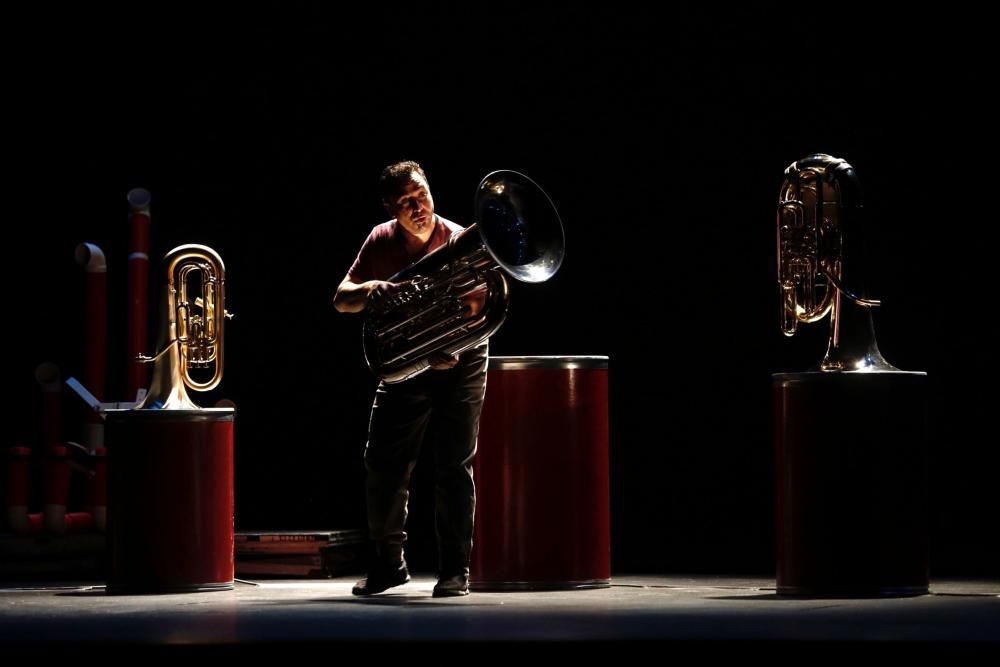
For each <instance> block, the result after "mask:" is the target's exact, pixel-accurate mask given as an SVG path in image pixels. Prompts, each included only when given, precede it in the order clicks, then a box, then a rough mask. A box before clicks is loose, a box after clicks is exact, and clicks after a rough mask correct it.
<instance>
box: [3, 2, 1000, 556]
mask: <svg viewBox="0 0 1000 667" xmlns="http://www.w3.org/2000/svg"><path fill="white" fill-rule="evenodd" d="M984 23H985V22H984V21H983V20H981V18H980V19H977V18H976V17H975V16H971V15H968V14H966V15H962V16H959V15H958V13H955V14H952V15H938V14H931V13H924V14H913V13H903V12H899V13H895V12H889V11H888V10H885V11H883V13H881V14H879V15H873V14H872V13H871V11H870V10H866V11H864V12H861V11H854V12H852V11H850V10H848V11H844V12H838V14H837V16H833V17H831V16H823V15H819V14H803V13H802V10H795V11H794V13H790V10H787V9H783V10H779V9H777V8H770V9H754V10H749V9H743V10H739V11H735V12H732V11H731V12H722V11H717V12H713V11H711V10H709V9H704V8H702V7H701V6H700V5H698V4H697V3H692V4H691V5H687V6H685V5H681V6H671V7H665V8H662V9H660V10H656V11H654V10H652V9H649V10H647V9H639V7H638V6H628V5H617V4H616V5H615V6H614V7H613V8H611V7H604V8H598V9H586V10H585V9H583V8H582V6H580V7H578V6H575V5H570V4H559V5H556V6H550V7H547V8H545V9H537V8H532V7H530V6H521V5H516V4H505V5H504V6H503V7H501V8H498V9H496V10H488V9H487V8H485V7H479V8H474V9H470V8H467V7H464V6H461V5H454V6H453V5H445V6H436V7H430V8H420V7H415V6H412V5H408V6H403V7H397V8H385V9H378V10H371V9H364V10H363V9H360V8H352V9H350V10H348V9H346V8H345V9H343V10H342V11H341V10H337V11H334V10H332V9H319V8H316V7H299V8H295V9H289V8H284V9H281V10H278V9H276V8H271V9H260V10H255V11H254V12H253V13H243V12H240V13H231V14H226V13H222V12H216V13H206V12H205V10H204V9H203V8H201V9H198V10H194V9H178V8H176V7H173V6H171V7H169V8H168V7H167V6H164V7H162V8H156V7H155V6H154V7H153V8H151V9H145V10H142V11H137V10H134V9H133V10H129V11H127V12H125V11H122V12H117V11H116V12H114V13H112V12H110V11H108V12H105V13H93V12H91V11H87V12H84V11H82V10H76V11H75V12H73V13H65V12H64V11H57V10H54V9H53V10H51V11H46V10H34V11H32V12H31V13H30V14H22V15H13V16H12V17H11V21H10V23H9V30H10V32H11V33H12V34H11V37H12V39H11V42H10V47H9V49H10V53H9V55H10V58H8V64H9V65H11V68H10V69H11V77H10V81H9V85H10V88H9V89H8V96H7V102H6V105H5V106H6V107H7V111H8V112H9V115H8V121H7V126H8V133H7V139H8V149H9V150H8V151H7V157H8V170H7V171H8V174H9V176H8V178H7V184H8V188H9V190H8V192H7V195H6V197H5V203H6V206H5V212H6V218H7V219H6V221H5V223H6V224H5V225H4V228H5V229H6V231H7V235H8V244H9V245H8V252H7V257H8V261H12V262H13V267H14V270H13V272H11V275H10V279H11V282H9V283H8V287H9V291H8V297H9V298H8V305H7V313H8V315H7V317H6V318H5V321H6V326H5V329H6V338H7V340H8V345H7V346H6V349H7V350H8V354H9V357H10V358H11V363H10V364H8V367H9V369H10V371H9V375H8V377H7V384H8V386H9V387H11V388H13V389H14V395H15V396H16V399H15V401H14V402H13V403H12V404H11V408H12V413H11V415H10V417H9V419H10V423H11V427H10V428H9V429H8V437H7V443H6V444H13V442H14V441H28V442H32V441H33V440H34V439H37V430H38V424H37V419H36V417H35V416H34V415H35V412H36V411H37V402H38V395H37V391H36V389H35V387H34V385H33V381H32V371H33V369H34V367H35V365H36V364H37V363H39V362H40V361H44V360H52V361H56V362H57V363H58V364H59V365H60V367H61V368H62V370H63V373H64V375H73V374H76V375H79V374H80V373H81V372H82V370H81V368H82V352H83V351H82V339H81V328H82V326H83V312H82V303H81V285H82V282H81V273H80V270H79V268H78V267H77V266H76V265H75V264H74V262H73V249H74V247H75V246H76V244H78V243H79V242H82V241H91V242H94V243H97V244H99V245H100V246H102V247H103V248H104V250H105V251H106V252H107V254H108V256H109V262H110V266H109V274H108V275H109V281H110V289H111V297H110V303H109V322H110V328H109V355H110V362H109V364H110V382H111V384H110V387H111V393H112V394H113V398H118V399H124V398H125V397H123V396H121V395H120V392H121V385H122V384H123V382H122V375H123V367H124V363H125V362H124V351H123V350H124V313H123V310H124V301H125V296H124V295H125V265H126V263H125V256H126V253H127V228H126V216H127V206H126V202H125V194H126V192H127V191H128V190H129V189H130V188H133V187H137V186H141V187H145V188H148V189H149V190H150V191H151V192H152V193H153V205H152V219H153V238H152V257H153V258H154V262H153V266H152V268H151V287H150V293H151V306H154V305H156V304H155V301H156V298H154V296H153V295H158V289H159V287H160V285H161V283H162V276H160V274H159V271H158V268H157V262H156V260H157V258H159V257H162V256H163V254H165V253H166V251H167V250H169V249H170V248H172V247H174V246H175V245H178V244H181V243H203V244H207V245H210V246H212V247H213V248H215V249H216V250H217V251H218V252H219V253H220V254H221V255H222V257H223V258H224V260H225V262H226V268H227V288H228V297H229V301H228V307H229V310H231V311H233V312H235V313H237V317H236V319H235V320H233V321H232V322H231V323H230V325H229V326H228V328H227V339H226V344H227V346H228V347H227V369H226V375H225V379H224V380H223V385H222V387H221V389H220V390H218V391H216V392H213V393H212V394H211V395H209V396H202V397H198V398H197V400H199V402H200V403H201V404H203V405H210V404H212V403H213V402H214V401H215V400H217V399H219V398H230V399H232V400H234V401H235V402H236V403H237V405H238V409H239V413H238V419H237V436H236V449H237V452H236V472H237V488H236V492H237V515H236V522H237V527H238V528H240V529H278V528H280V529H292V528H299V529H303V528H324V529H332V528H348V527H360V526H362V525H363V522H364V518H363V517H364V511H363V468H362V465H361V451H362V447H363V444H364V439H365V427H366V424H367V416H368V410H369V406H370V399H371V395H372V391H373V388H374V381H373V379H372V378H371V377H370V376H369V374H368V373H367V370H366V368H365V366H364V361H363V357H362V352H361V346H360V322H359V320H358V319H357V318H356V317H351V316H345V315H340V314H337V313H336V312H335V311H334V310H333V308H332V307H331V306H330V297H331V295H332V291H333V289H334V287H335V286H336V284H337V283H338V282H339V280H340V278H341V277H342V276H343V274H344V273H345V272H346V269H347V267H348V266H349V264H350V262H351V260H352V259H353V257H354V255H355V253H356V252H357V249H358V247H359V246H360V243H361V241H362V240H363V239H364V237H365V235H366V234H367V232H368V230H369V229H370V227H371V226H372V225H374V224H376V223H378V222H381V221H382V220H383V215H382V211H381V208H380V206H379V204H378V202H377V200H376V196H375V180H376V177H377V174H378V172H379V170H380V169H381V167H382V166H384V165H385V164H387V163H389V162H392V161H396V160H399V159H416V160H419V161H421V162H422V163H423V164H424V166H425V168H426V170H427V172H428V175H429V177H430V182H431V186H432V189H433V192H434V195H435V199H436V202H437V207H438V211H439V212H440V213H442V214H443V215H445V216H447V217H449V218H451V219H453V220H456V221H458V222H462V223H466V224H468V223H470V222H472V221H471V220H470V219H469V218H470V216H471V215H472V195H473V191H474V189H475V186H476V185H477V183H478V181H479V179H480V178H481V177H482V176H483V175H484V174H485V173H487V172H488V171H491V170H493V169H498V168H506V169H516V170H519V171H523V172H524V173H527V174H529V175H530V176H532V177H533V178H534V179H535V180H536V181H538V182H539V183H540V184H542V185H543V187H545V188H546V190H547V191H548V193H549V195H550V196H551V198H552V199H553V200H554V201H555V202H556V204H557V206H558V208H559V210H560V213H561V215H562V217H563V221H564V224H565V226H566V234H567V243H568V248H567V256H566V260H565V263H564V265H563V268H562V270H561V271H560V273H559V274H558V275H557V276H556V277H555V278H554V279H552V280H551V281H550V282H548V283H546V284H543V285H540V286H527V285H521V284H515V285H514V286H513V288H512V305H511V309H510V314H509V317H508V321H507V323H506V324H505V325H504V327H503V328H502V329H501V331H500V332H499V333H498V334H496V335H495V336H494V338H493V339H492V343H491V345H492V352H493V353H494V354H604V355H609V356H610V358H611V381H612V394H611V406H610V407H611V419H612V422H611V477H612V478H611V483H612V531H613V562H614V567H615V569H616V571H629V570H633V571H634V570H647V571H664V572H666V571H733V572H735V571H748V572H749V571H756V572H767V571H769V570H770V569H771V568H772V559H773V549H772V539H773V525H772V511H773V509H772V508H773V494H772V483H773V474H772V470H771V466H772V450H771V396H770V377H769V376H770V373H772V372H774V371H779V370H799V369H804V368H806V367H807V366H809V365H810V364H812V363H814V362H815V361H816V360H818V358H819V357H820V356H821V355H822V353H823V350H824V346H825V340H826V335H827V328H826V326H825V324H824V325H815V326H813V327H807V328H806V329H805V330H803V331H802V334H801V335H800V336H798V337H796V338H794V339H792V340H786V339H784V338H783V337H782V336H781V335H780V333H779V331H778V310H777V303H776V286H775V280H774V263H775V259H774V248H773V244H774V206H775V202H776V197H777V191H778V187H779V185H780V183H781V180H782V172H783V170H784V168H785V167H786V166H787V165H788V163H790V162H791V161H793V160H794V159H797V158H800V157H804V156H805V155H807V154H809V153H811V152H827V153H830V154H833V155H836V156H838V157H844V158H846V159H847V160H849V161H850V162H851V163H852V164H853V165H854V166H855V168H856V169H857V172H858V174H859V176H860V178H861V180H862V183H863V185H864V186H865V190H866V202H865V203H866V208H867V210H868V212H869V221H870V224H871V235H872V238H871V255H872V256H873V257H875V258H877V265H876V269H875V275H874V279H873V284H872V293H873V294H874V295H877V296H879V297H881V298H882V299H883V302H884V307H883V308H881V309H880V310H879V312H878V313H877V315H876V328H877V332H878V334H879V342H880V345H881V348H882V351H883V353H884V354H885V356H886V357H887V358H888V359H889V360H890V361H891V362H892V363H894V364H895V365H896V366H898V367H901V368H904V369H910V370H926V371H928V372H929V374H930V379H931V387H932V395H931V413H930V424H931V436H932V437H931V464H932V467H931V471H932V475H931V491H932V507H931V517H930V518H931V524H932V529H933V532H932V538H933V542H932V547H933V557H934V560H933V568H934V573H935V574H982V573H992V574H996V573H998V571H1000V569H998V563H1000V551H998V548H997V539H996V517H997V510H998V508H1000V507H998V506H1000V503H998V502H997V489H996V479H997V471H998V465H997V464H998V463H1000V456H998V454H997V452H996V450H997V446H996V442H995V436H994V435H991V432H992V429H991V426H992V424H993V419H991V417H992V415H990V414H989V413H988V412H987V410H988V408H989V407H991V406H988V404H987V396H989V395H993V393H994V390H993V388H992V386H991V385H992V382H991V380H992V377H993V373H994V372H995V370H994V369H995V354H994V353H993V350H994V348H995V340H996V336H995V333H994V332H993V331H992V325H991V324H990V323H989V317H988V316H987V314H988V311H989V306H990V304H991V301H992V297H991V296H990V294H989V292H988V290H989V288H990V285H991V284H992V282H993V281H992V275H991V273H992V271H991V270H990V265H989V264H988V261H989V255H991V253H990V250H991V249H992V247H993V246H992V244H991V242H990V241H989V240H988V239H987V238H986V235H987V232H988V230H989V228H990V227H991V226H992V223H993V222H994V220H993V218H994V217H995V214H994V208H995V207H994V206H993V205H992V201H991V197H992V195H993V189H994V185H993V178H992V173H990V172H989V171H988V167H989V155H990V154H991V153H992V152H993V151H994V149H995V148H996V134H995V131H994V126H993V110H992V107H991V106H990V105H988V104H987V102H986V100H987V98H988V97H989V94H988V93H989V91H988V87H989V85H990V84H988V83H987V82H988V81H990V80H991V77H992V75H991V73H990V72H989V65H988V63H986V56H987V53H988V51H989V48H988V42H986V41H985V39H984V37H985V35H984V34H983V33H984V32H985V30H984V29H983V28H980V27H979V26H981V25H983V24H984ZM157 298H158V297H157ZM114 394H117V395H114ZM67 401H68V403H67V404H70V403H72V401H73V399H72V397H69V398H68V399H67ZM831 418H833V419H842V418H848V416H847V415H831ZM66 431H67V436H68V437H72V436H73V434H74V426H73V424H72V423H71V422H69V423H67V425H66ZM419 470H421V471H427V470H428V466H422V467H421V468H420V469H419ZM557 474H558V473H557V472H555V471H554V476H555V475H557ZM416 484H417V486H416V490H415V493H414V496H413V505H414V506H413V516H412V522H411V527H412V532H411V535H412V537H411V541H412V545H413V550H412V551H413V556H412V559H413V560H415V561H416V562H415V564H416V565H417V566H418V567H420V566H424V567H428V568H429V567H432V566H433V562H434V561H433V543H432V540H433V538H432V533H433V530H432V528H431V525H430V523H429V521H430V513H431V505H432V498H431V495H430V494H431V491H430V488H429V484H430V479H429V476H428V475H427V474H426V472H421V473H420V474H418V476H417V480H416ZM844 492H845V493H849V492H850V490H849V489H845V491H844Z"/></svg>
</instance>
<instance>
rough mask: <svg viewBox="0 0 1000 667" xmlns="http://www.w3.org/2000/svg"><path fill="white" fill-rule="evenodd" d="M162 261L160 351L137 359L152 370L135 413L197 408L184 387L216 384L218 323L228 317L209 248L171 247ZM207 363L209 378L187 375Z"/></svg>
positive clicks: (217, 264) (216, 260)
mask: <svg viewBox="0 0 1000 667" xmlns="http://www.w3.org/2000/svg"><path fill="white" fill-rule="evenodd" d="M163 263H164V265H165V268H166V272H167V284H166V287H165V294H164V296H163V300H162V302H161V303H162V309H161V313H160V314H161V318H162V323H161V329H160V341H159V343H158V345H157V347H158V348H159V349H160V352H158V353H157V354H156V356H155V357H145V356H142V355H140V356H139V359H138V360H139V361H142V362H154V366H153V381H152V383H151V386H150V389H149V392H148V393H147V394H146V397H145V398H144V399H143V400H142V402H141V403H140V404H139V405H137V406H136V409H150V410H198V409H200V408H199V406H197V405H195V404H194V403H193V402H192V401H191V399H190V398H188V395H187V391H186V389H185V387H187V388H190V389H194V390H195V391H209V390H211V389H214V388H215V387H216V386H217V385H218V384H219V382H221V381H222V367H223V336H222V333H223V322H224V321H225V318H227V317H232V316H231V315H230V314H229V313H227V312H226V294H225V283H226V273H225V266H223V264H222V258H221V257H219V255H218V253H216V252H215V251H214V250H212V249H211V248H209V247H207V246H203V245H195V244H190V245H182V246H178V247H177V248H174V249H173V250H171V251H170V252H169V253H167V255H166V257H165V258H164V260H163ZM192 286H193V287H192ZM195 295H200V296H195ZM212 364H214V370H213V371H212V375H211V377H210V378H209V379H207V380H202V381H199V380H196V379H195V378H194V377H192V375H191V369H192V368H209V367H211V366H212Z"/></svg>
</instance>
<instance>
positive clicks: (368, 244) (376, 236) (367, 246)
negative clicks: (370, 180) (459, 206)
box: [347, 214, 463, 283]
mask: <svg viewBox="0 0 1000 667" xmlns="http://www.w3.org/2000/svg"><path fill="white" fill-rule="evenodd" d="M462 229H463V227H461V226H460V225H456V224H455V223H454V222H452V221H451V220H445V219H444V218H442V217H441V216H440V215H437V214H435V215H434V232H433V233H432V234H431V237H430V238H429V239H427V243H425V244H423V245H422V246H410V245H409V243H410V242H412V239H411V238H410V237H408V236H407V235H406V231H405V230H404V229H403V228H402V226H400V225H399V224H397V223H396V221H395V220H394V219H393V220H390V221H389V222H383V223H382V224H381V225H376V226H375V227H374V228H373V229H372V231H371V233H370V234H368V238H367V239H365V242H364V245H362V246H361V250H360V252H358V256H357V258H356V259H355V260H354V264H352V265H351V269H350V271H348V272H347V278H348V279H349V280H350V281H351V282H352V283H363V282H366V281H368V280H388V279H389V278H391V277H392V276H394V275H396V274H397V273H399V272H400V271H402V270H403V269H405V268H406V267H408V266H409V265H410V264H413V263H414V262H415V261H417V260H418V259H420V258H421V257H423V256H424V255H426V254H428V253H430V252H433V251H435V250H437V249H438V248H440V247H441V246H443V245H444V244H445V243H447V242H448V239H449V238H451V235H452V234H454V233H456V232H459V231H461V230H462Z"/></svg>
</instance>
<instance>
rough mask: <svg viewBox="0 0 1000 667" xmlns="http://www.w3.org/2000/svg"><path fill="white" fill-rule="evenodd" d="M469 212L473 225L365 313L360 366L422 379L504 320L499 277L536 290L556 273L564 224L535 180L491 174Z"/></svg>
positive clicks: (392, 377)
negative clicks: (434, 359) (437, 357)
mask: <svg viewBox="0 0 1000 667" xmlns="http://www.w3.org/2000/svg"><path fill="white" fill-rule="evenodd" d="M474 206H475V211H476V222H475V223H474V224H473V225H470V226H469V227H468V228H466V229H464V230H462V231H461V232H459V233H457V234H454V235H453V236H452V237H451V238H450V239H449V240H448V243H447V245H444V246H442V247H440V248H438V249H437V250H435V251H434V252H432V253H430V254H429V255H426V256H425V257H423V258H421V259H420V260H419V261H417V262H414V263H413V264H411V265H410V266H408V267H407V268H405V269H403V270H402V271H400V272H399V273H397V274H396V275H394V276H393V277H391V278H390V279H389V281H390V282H393V283H403V286H402V287H401V288H400V289H399V290H398V292H397V293H396V294H394V295H393V297H392V298H391V299H388V300H386V301H385V302H384V303H381V304H372V305H370V306H369V308H367V309H366V318H365V326H364V349H365V359H366V360H367V362H368V367H369V368H370V369H371V370H372V372H373V373H375V374H376V375H378V376H379V377H380V378H381V379H382V380H384V381H385V382H389V383H393V382H401V381H403V380H406V379H407V378H411V377H413V376H415V375H418V374H420V373H422V372H423V371H425V370H427V369H428V368H430V362H429V357H430V356H431V355H432V354H434V353H437V352H441V353H445V354H451V355H458V354H461V353H462V352H464V351H465V350H468V349H470V348H472V347H475V346H476V345H478V344H479V343H481V342H482V341H483V340H485V339H487V338H488V337H490V336H491V335H493V333H494V332H496V330H497V329H499V328H500V325H501V324H503V321H504V318H505V317H506V314H507V305H508V302H509V297H508V286H507V280H506V278H505V276H504V274H505V273H508V274H510V275H511V276H513V277H514V278H516V279H518V280H521V281H523V282H528V283H539V282H543V281H545V280H548V279H549V278H551V277H552V276H553V275H555V273H556V271H558V270H559V266H560V264H561V263H562V259H563V255H564V252H565V237H564V234H563V227H562V223H561V222H560V220H559V214H558V212H557V211H556V208H555V206H554V205H553V204H552V201H551V200H550V199H549V197H548V195H546V194H545V192H544V191H543V190H542V189H541V188H540V187H539V186H538V185H537V184H535V182H534V181H532V180H531V179H530V178H528V177H527V176H525V175H523V174H520V173H518V172H515V171H494V172H492V173H490V174H487V176H486V177H485V178H483V180H482V181H481V182H480V183H479V187H478V188H477V189H476V196H475V205H474Z"/></svg>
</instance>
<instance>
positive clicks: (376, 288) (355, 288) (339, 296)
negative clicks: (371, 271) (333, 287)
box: [333, 274, 394, 313]
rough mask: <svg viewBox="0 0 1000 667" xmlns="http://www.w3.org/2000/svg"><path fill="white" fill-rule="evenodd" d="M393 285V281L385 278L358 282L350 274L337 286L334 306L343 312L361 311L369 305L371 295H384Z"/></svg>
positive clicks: (377, 296)
mask: <svg viewBox="0 0 1000 667" xmlns="http://www.w3.org/2000/svg"><path fill="white" fill-rule="evenodd" d="M392 287H394V285H393V283H389V282H386V281H384V280H366V281H365V282H361V283H356V282H354V281H353V280H351V275H350V274H348V275H346V276H344V279H343V280H342V281H340V285H339V286H338V287H337V293H336V294H335V295H334V297H333V307H334V308H336V309H337V310H338V311H340V312H342V313H359V312H361V311H362V310H364V309H365V308H366V307H367V306H368V299H369V298H370V297H373V298H380V297H383V296H384V295H385V294H386V293H387V292H388V291H389V290H390V289H391V288H392Z"/></svg>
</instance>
